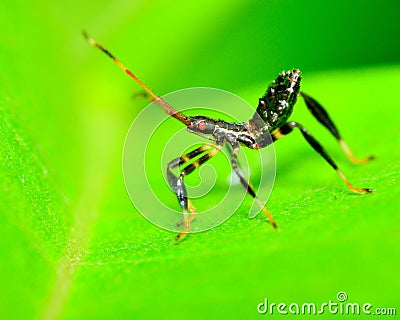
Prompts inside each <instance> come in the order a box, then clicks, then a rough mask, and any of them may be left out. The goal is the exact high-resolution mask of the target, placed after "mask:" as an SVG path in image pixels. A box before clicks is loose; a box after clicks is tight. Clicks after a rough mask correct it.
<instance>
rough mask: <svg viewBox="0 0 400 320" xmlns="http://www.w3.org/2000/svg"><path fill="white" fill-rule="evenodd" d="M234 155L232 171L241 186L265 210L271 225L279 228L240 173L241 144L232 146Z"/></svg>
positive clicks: (232, 154) (232, 156)
mask: <svg viewBox="0 0 400 320" xmlns="http://www.w3.org/2000/svg"><path fill="white" fill-rule="evenodd" d="M232 149H233V151H232V153H231V165H232V169H233V170H234V171H235V173H236V175H237V176H238V177H239V179H240V182H241V184H242V185H243V187H244V188H245V189H246V191H247V193H248V194H250V195H251V196H252V197H253V198H254V199H255V200H256V202H257V204H258V205H259V206H260V207H261V209H262V210H263V212H264V213H265V216H266V217H267V219H268V220H269V222H270V223H271V225H272V226H273V227H274V228H277V225H276V223H275V221H274V218H273V217H272V214H271V212H269V210H268V209H267V208H266V207H265V206H264V204H263V203H262V202H261V200H260V199H259V198H258V197H257V195H256V193H255V191H254V188H253V186H252V185H251V183H250V182H249V181H247V180H246V179H245V178H244V176H243V174H242V172H241V171H240V169H239V167H238V159H237V157H238V154H239V150H240V149H239V144H237V143H233V144H232Z"/></svg>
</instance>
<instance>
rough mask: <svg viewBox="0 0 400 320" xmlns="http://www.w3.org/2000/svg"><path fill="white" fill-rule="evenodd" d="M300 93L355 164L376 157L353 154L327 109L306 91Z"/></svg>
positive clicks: (315, 115) (312, 111) (314, 114)
mask: <svg viewBox="0 0 400 320" xmlns="http://www.w3.org/2000/svg"><path fill="white" fill-rule="evenodd" d="M300 94H301V96H302V97H303V98H304V101H305V102H306V105H307V108H308V110H309V111H310V112H311V113H312V114H313V116H314V117H315V118H316V119H317V120H318V122H319V123H321V124H322V125H323V126H324V127H325V128H327V129H328V130H329V132H330V133H332V135H333V136H334V137H335V138H336V139H337V140H338V142H339V144H340V147H341V148H342V149H343V151H344V152H345V154H346V155H347V157H348V158H349V159H350V161H351V162H353V163H354V164H363V163H366V162H368V161H370V160H372V159H374V157H373V156H369V157H366V158H364V159H358V158H356V156H355V155H354V154H353V152H352V151H351V149H350V148H349V146H348V145H347V144H346V142H345V141H344V140H343V139H342V137H341V135H340V134H339V131H338V129H337V128H336V126H335V124H334V123H333V121H332V120H331V118H330V117H329V115H328V113H327V112H326V110H325V109H324V108H323V107H322V106H321V105H320V104H319V103H318V102H317V101H315V100H314V99H313V98H311V97H310V96H309V95H307V94H305V93H304V92H301V93H300Z"/></svg>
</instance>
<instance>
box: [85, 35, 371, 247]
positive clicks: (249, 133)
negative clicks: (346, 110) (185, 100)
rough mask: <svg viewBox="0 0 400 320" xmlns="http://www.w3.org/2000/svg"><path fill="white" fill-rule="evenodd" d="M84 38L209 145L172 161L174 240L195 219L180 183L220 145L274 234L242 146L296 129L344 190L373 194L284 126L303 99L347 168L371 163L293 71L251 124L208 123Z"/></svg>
mask: <svg viewBox="0 0 400 320" xmlns="http://www.w3.org/2000/svg"><path fill="white" fill-rule="evenodd" d="M83 35H84V36H85V38H86V39H87V41H88V42H89V43H90V44H91V45H93V46H95V47H97V48H98V49H100V50H101V51H103V52H104V53H105V54H106V55H107V56H108V57H110V58H111V59H112V60H113V61H114V62H115V63H116V64H117V65H118V66H119V67H120V68H121V69H122V70H123V71H125V73H127V74H128V75H129V76H130V77H131V78H132V79H133V80H135V81H136V82H137V83H138V84H139V85H140V86H141V87H142V88H143V89H144V90H145V91H146V94H147V95H148V96H149V98H150V99H151V101H153V102H155V103H157V104H158V105H159V106H161V107H162V108H163V109H164V111H165V112H166V113H167V114H168V115H170V116H171V117H174V118H175V119H177V120H178V121H180V122H182V123H183V124H184V125H185V126H186V127H187V130H188V131H189V132H191V133H194V134H197V135H199V136H202V137H205V138H207V139H209V140H211V141H212V142H211V143H208V144H205V145H203V146H201V147H199V148H197V149H195V150H193V151H191V152H189V153H187V154H185V155H182V156H181V157H179V158H176V159H174V160H172V161H171V162H170V163H169V165H168V168H167V176H168V182H169V184H170V186H171V188H172V189H173V191H174V192H175V194H176V195H177V197H178V201H179V205H180V206H181V208H182V211H183V219H182V221H181V222H180V223H179V224H180V225H183V228H184V229H183V231H182V232H181V233H179V234H178V235H177V236H176V240H179V239H180V238H182V237H184V236H185V235H186V234H187V233H188V232H189V230H190V224H191V222H192V221H193V220H194V218H195V216H196V209H195V207H194V206H193V204H192V203H191V202H190V200H189V199H188V197H187V194H186V188H185V184H184V181H183V180H184V177H185V176H187V175H188V174H190V173H192V172H193V171H194V170H195V169H196V168H198V167H199V166H200V165H202V164H203V163H205V162H206V161H208V160H209V159H211V158H212V157H214V156H215V155H216V154H217V153H218V152H219V151H220V150H221V149H222V147H223V146H224V145H228V146H229V147H230V150H231V165H232V168H233V170H234V171H235V173H236V174H237V175H238V177H239V179H240V182H241V183H242V185H243V187H244V188H245V189H246V191H247V193H249V194H250V195H251V196H252V197H253V198H254V199H255V201H256V202H257V203H258V205H259V206H260V208H261V209H262V211H263V212H264V213H265V215H266V217H267V218H268V220H269V221H270V223H271V225H272V226H273V227H274V228H277V225H276V223H275V221H274V219H273V217H272V215H271V213H270V212H269V210H268V209H267V208H266V207H265V206H264V204H263V203H262V202H261V200H259V198H258V197H257V195H256V193H255V191H254V188H253V187H252V185H251V183H250V182H249V181H247V180H246V179H245V178H244V176H243V174H242V173H241V171H240V169H239V167H238V165H237V157H238V153H239V146H246V147H248V148H251V149H260V148H264V147H266V146H268V145H270V144H271V143H274V142H275V141H276V140H278V139H280V138H282V137H284V136H285V135H287V134H289V133H290V132H292V131H293V129H299V130H300V132H301V134H302V135H303V137H304V138H305V139H306V141H307V142H308V143H309V144H310V145H311V147H312V148H313V149H314V150H315V151H316V152H318V153H319V154H320V155H321V156H322V157H323V158H324V159H325V161H326V162H328V164H329V165H330V166H331V167H332V168H333V169H334V170H335V171H336V173H337V174H338V175H339V177H340V179H341V180H342V181H343V182H344V183H345V184H346V186H347V188H348V189H350V190H351V191H354V192H356V193H359V194H364V193H371V192H372V190H371V189H367V188H356V187H354V186H353V185H352V184H351V183H350V182H349V180H348V179H347V178H346V176H345V175H344V174H343V172H342V171H341V170H340V169H339V168H338V166H337V165H336V163H335V162H334V161H333V160H332V158H331V157H330V156H329V155H328V153H327V152H326V151H325V149H324V148H323V147H322V146H321V144H320V143H319V142H318V141H317V140H316V139H315V138H314V137H313V136H312V135H311V134H310V133H309V132H308V130H307V129H306V128H305V127H304V126H302V125H301V124H300V123H298V122H295V121H288V119H289V117H290V115H291V114H292V112H293V108H294V105H295V104H296V101H297V97H298V96H301V97H302V98H303V99H304V101H305V103H306V106H307V108H308V110H309V111H310V112H311V113H312V115H313V116H314V117H315V118H316V119H317V120H318V121H319V122H320V123H321V124H322V125H323V126H325V127H326V128H327V129H328V130H329V132H330V133H331V134H332V135H333V136H334V137H335V138H336V139H337V141H338V142H339V144H340V146H341V148H342V149H343V151H344V152H345V154H346V155H347V157H348V158H349V159H350V161H351V162H353V163H355V164H362V163H366V162H368V161H369V160H371V159H373V157H367V158H364V159H358V158H356V157H355V156H354V154H353V153H352V151H351V150H350V148H349V147H348V146H347V144H346V143H345V142H344V140H343V139H342V137H341V135H340V134H339V131H338V129H337V128H336V126H335V124H334V123H333V122H332V120H331V118H330V117H329V115H328V113H327V112H326V111H325V109H324V108H323V107H322V106H321V105H320V104H319V103H318V102H317V101H316V100H314V99H313V98H311V97H310V96H308V95H307V94H305V93H304V92H302V91H300V80H301V73H300V70H298V69H293V70H289V71H286V72H285V71H283V72H281V73H280V74H279V75H278V77H277V78H276V79H275V80H274V81H273V82H272V83H271V84H270V85H269V87H268V88H267V91H266V92H265V94H264V95H263V97H262V98H260V99H259V103H258V107H257V109H256V112H255V114H254V116H253V118H252V119H250V120H248V121H246V122H242V123H233V122H226V121H223V120H215V119H211V118H208V117H205V116H193V117H188V116H186V115H184V114H183V113H181V112H179V111H177V110H175V109H174V108H173V107H172V106H171V105H169V104H168V103H167V102H166V101H165V100H163V99H162V98H160V97H159V96H157V95H156V94H154V93H153V91H151V90H150V89H149V88H148V87H147V86H146V85H145V84H144V83H143V82H142V81H141V80H140V79H139V78H138V77H136V76H135V75H134V74H133V73H132V72H131V71H130V70H129V69H127V68H126V67H125V66H124V65H123V64H122V63H121V62H120V61H119V60H118V59H117V58H115V57H114V56H113V55H112V54H111V53H110V52H109V51H108V50H107V49H105V48H104V47H103V46H101V45H100V44H99V43H97V42H96V41H95V40H93V39H92V38H90V37H89V35H88V34H87V33H86V32H83ZM195 158H197V159H195ZM190 161H192V162H190ZM181 166H182V167H183V169H182V170H181V172H180V174H179V175H178V176H176V175H175V174H174V173H173V172H172V169H174V168H179V167H181Z"/></svg>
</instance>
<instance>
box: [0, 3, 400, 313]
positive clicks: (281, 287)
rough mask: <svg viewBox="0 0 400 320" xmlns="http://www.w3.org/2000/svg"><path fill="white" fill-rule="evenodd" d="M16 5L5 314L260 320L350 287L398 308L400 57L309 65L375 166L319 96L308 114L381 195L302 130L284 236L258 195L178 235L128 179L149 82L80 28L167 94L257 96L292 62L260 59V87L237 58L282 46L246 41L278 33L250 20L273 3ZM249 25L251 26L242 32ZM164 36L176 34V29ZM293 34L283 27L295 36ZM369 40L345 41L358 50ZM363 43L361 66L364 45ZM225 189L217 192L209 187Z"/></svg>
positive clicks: (12, 9) (320, 90) (284, 185)
mask: <svg viewBox="0 0 400 320" xmlns="http://www.w3.org/2000/svg"><path fill="white" fill-rule="evenodd" d="M308 5H309V6H311V4H308ZM2 6H4V8H2V10H0V12H1V15H2V17H1V18H2V19H1V23H2V26H1V27H2V28H1V30H2V43H1V44H2V47H1V57H2V61H4V62H5V63H4V64H3V68H2V73H1V74H0V181H1V184H0V188H1V193H0V220H1V221H0V234H1V242H0V259H1V264H0V281H1V284H2V290H0V317H1V318H5V319H27V318H45V319H53V318H65V319H76V318H79V319H88V318H89V319H90V318H93V319H94V318H96V319H98V318H104V319H106V318H107V319H108V318H111V317H113V318H135V319H136V318H172V317H177V318H178V317H184V318H205V317H210V318H253V317H254V318H255V317H257V316H258V314H257V305H258V304H259V303H260V302H262V301H263V300H264V298H268V299H269V301H270V302H275V303H279V302H284V303H286V304H288V305H289V304H290V303H292V302H296V303H299V304H302V303H304V302H314V303H316V304H318V303H323V302H328V301H329V300H333V301H336V294H337V293H338V292H339V291H345V292H346V293H347V295H348V297H349V299H348V301H349V302H358V303H360V304H363V303H365V302H369V303H371V304H372V305H373V306H374V307H396V306H397V307H398V299H397V294H396V292H397V288H398V287H399V284H400V283H399V277H398V276H397V274H398V269H399V264H400V263H399V262H400V261H399V255H398V251H399V244H398V243H399V241H398V240H399V239H398V233H399V228H398V225H399V215H398V207H399V206H398V195H399V187H398V183H397V180H398V176H399V163H398V159H399V153H400V152H399V149H398V146H399V138H398V117H399V114H400V112H399V103H398V101H397V98H396V94H397V91H398V83H399V82H400V76H399V75H400V66H398V65H393V66H387V67H363V68H357V69H348V70H336V71H330V72H323V73H322V72H313V73H312V72H309V71H308V70H307V69H306V70H305V71H304V73H303V80H302V81H303V82H302V86H303V88H304V90H305V92H307V93H308V94H310V95H311V96H313V97H315V98H316V99H317V100H318V101H319V102H320V103H321V104H322V105H324V106H325V107H326V109H327V110H328V111H329V113H330V115H331V117H332V118H333V120H334V121H335V123H336V124H337V126H338V128H339V130H340V132H341V133H342V135H343V137H344V138H345V140H346V141H347V142H348V144H349V145H350V146H351V147H352V149H353V151H354V152H355V153H356V154H357V155H358V156H360V157H363V156H367V155H370V154H373V155H375V156H376V157H377V158H376V160H375V161H373V162H371V163H368V164H366V165H364V166H353V165H351V164H349V162H348V160H347V159H346V157H345V156H344V155H343V153H342V152H341V150H340V148H339V146H338V145H337V143H336V141H335V140H334V139H333V138H332V137H331V136H330V135H329V134H328V132H326V130H325V129H324V128H323V127H321V126H320V125H319V124H318V123H317V122H316V121H315V119H313V118H312V116H311V115H310V114H309V113H308V112H307V110H306V107H305V105H304V103H303V102H299V103H298V104H297V106H296V111H295V113H294V115H293V119H295V120H296V121H299V122H300V123H302V124H303V125H305V126H306V127H307V128H309V129H310V131H311V132H312V133H313V135H314V136H315V137H316V138H317V139H318V140H319V141H321V142H322V144H323V145H324V146H325V147H326V149H327V150H328V151H329V153H330V154H331V155H332V157H333V158H334V159H335V160H336V161H337V163H338V164H339V166H340V168H341V169H342V170H343V172H344V173H345V174H346V175H347V176H348V178H349V179H350V181H351V182H352V183H353V184H354V185H355V186H359V187H369V188H372V189H373V190H374V193H373V194H367V195H356V194H353V193H351V192H349V191H348V190H347V189H346V187H345V186H344V184H343V183H342V182H341V181H340V179H338V178H337V177H336V175H335V173H334V172H333V171H332V170H331V169H330V168H329V166H328V165H327V164H326V163H324V161H323V160H322V159H321V157H320V156H318V155H317V154H316V153H315V152H314V151H313V150H312V149H311V148H310V147H309V146H308V145H307V144H306V142H305V141H304V139H303V138H302V137H301V135H300V134H299V133H296V132H294V133H292V134H291V135H289V136H288V137H286V138H285V139H282V140H280V141H278V142H277V143H276V144H275V149H276V153H277V164H278V169H277V179H276V183H275V188H274V190H273V193H272V195H271V198H270V200H269V202H268V203H267V207H268V208H269V210H270V211H271V212H272V213H273V214H274V217H275V219H276V221H277V223H278V225H279V227H280V228H279V230H278V231H275V230H273V229H272V228H271V226H270V225H269V224H268V223H267V222H266V220H265V218H264V217H263V216H262V215H259V216H258V217H257V218H255V219H252V220H249V219H248V218H247V213H248V211H247V208H249V206H250V205H251V203H252V199H251V198H250V197H247V198H246V201H245V203H244V204H243V205H242V206H241V207H240V209H239V210H238V211H237V212H236V213H235V215H234V216H233V217H232V218H230V219H229V220H228V221H226V222H225V223H224V224H222V225H221V226H219V227H217V228H215V229H212V230H210V231H207V232H203V233H199V234H191V235H189V236H188V237H187V238H186V239H185V240H184V241H182V242H180V243H175V241H174V240H173V239H174V236H175V235H174V234H173V233H170V232H167V231H164V230H161V229H159V228H157V227H155V226H153V225H151V224H150V223H148V222H147V221H145V220H144V219H143V218H142V217H141V215H140V214H139V213H138V212H137V211H136V210H135V208H134V207H133V206H132V204H131V202H130V201H129V198H128V196H127V195H126V191H125V187H124V183H123V177H122V172H121V153H122V149H123V143H124V139H125V135H126V132H127V131H128V129H129V126H130V123H131V122H132V120H133V119H134V116H135V115H136V114H137V112H138V111H139V110H138V109H139V107H140V105H142V106H144V103H143V104H141V103H140V102H136V101H132V100H131V99H130V96H131V95H132V94H133V93H135V92H137V91H138V88H137V86H135V84H132V82H131V81H130V79H128V77H126V76H125V75H124V74H123V73H121V72H120V70H118V68H116V67H115V66H114V65H112V63H111V61H109V60H107V58H106V57H105V56H104V55H102V54H101V53H100V52H98V51H96V49H94V48H92V47H90V46H89V45H88V44H87V43H86V42H85V41H84V39H83V38H82V36H81V34H80V29H81V28H87V30H88V31H89V32H91V34H92V35H93V36H94V37H95V38H96V39H97V40H99V41H100V42H101V43H103V44H105V45H107V47H108V48H109V49H110V50H111V51H112V52H113V53H115V54H117V56H118V57H120V58H121V60H123V61H124V62H125V63H126V64H127V65H129V66H132V68H133V69H134V71H135V72H137V73H138V74H140V75H141V77H143V80H145V81H146V83H149V84H150V85H151V87H152V88H154V89H155V91H157V92H158V91H160V92H161V93H163V92H166V91H167V90H168V89H171V88H174V89H179V88H180V87H183V86H186V85H192V84H193V85H194V84H196V85H215V83H218V84H220V85H221V86H224V88H225V89H227V88H237V89H236V93H237V94H239V95H240V96H242V97H243V98H245V99H247V100H248V101H249V102H250V103H251V104H253V105H255V103H256V101H257V98H258V97H259V96H260V94H262V93H263V92H264V90H265V88H266V82H267V80H268V81H269V80H272V79H269V78H270V76H268V77H266V75H265V74H267V73H268V74H271V75H272V76H274V75H275V73H276V72H279V71H280V70H276V68H277V67H276V66H275V65H274V64H273V63H272V62H271V60H270V62H268V63H267V62H265V61H263V62H262V63H265V64H271V67H269V69H268V70H267V71H264V72H260V71H259V70H261V69H260V68H256V67H254V68H253V69H254V70H255V71H254V72H257V76H256V77H255V79H259V80H260V79H262V82H261V80H260V81H258V80H257V81H256V82H254V81H252V82H250V81H249V79H250V78H252V77H251V74H247V75H245V76H244V77H243V78H240V75H241V73H242V72H245V70H246V69H249V65H245V64H243V63H240V61H239V62H238V60H236V59H237V58H235V57H238V56H239V55H235V54H234V53H235V52H236V53H238V52H239V50H237V49H239V48H240V47H242V48H243V50H245V52H246V54H243V57H242V56H241V57H242V59H243V60H244V61H245V62H246V63H247V62H248V61H249V60H250V62H254V61H255V60H259V61H261V60H262V59H261V57H260V56H259V55H261V53H262V52H270V51H269V50H267V49H268V48H267V47H263V49H262V50H261V49H260V50H259V51H257V52H256V54H255V56H253V58H249V57H250V53H249V52H250V51H253V52H255V50H254V47H252V46H248V44H249V42H246V41H247V40H246V39H248V38H247V36H245V35H248V37H250V38H254V39H253V40H254V42H252V43H253V44H254V45H255V44H256V43H257V41H258V37H257V35H264V33H265V31H262V28H259V29H256V28H254V25H251V24H250V25H248V24H246V23H244V22H245V21H247V22H248V21H249V20H250V18H253V17H252V16H251V15H249V16H246V17H245V18H243V15H246V14H247V13H248V12H253V11H254V12H253V13H254V14H255V15H256V19H255V21H260V20H261V17H264V16H263V15H262V14H261V13H260V11H259V10H258V9H260V8H259V6H258V5H252V6H250V5H249V6H246V5H245V4H240V3H236V2H235V3H232V2H228V1H221V2H218V3H217V4H216V3H214V2H211V1H208V2H207V3H204V4H198V3H193V4H187V6H185V7H184V6H183V5H182V4H180V3H176V4H172V5H170V4H167V3H166V2H165V3H161V2H160V3H159V2H154V3H145V2H143V3H142V2H137V3H132V4H127V5H126V6H122V5H121V6H118V5H114V4H113V5H111V4H108V7H106V6H107V4H101V3H99V4H97V6H93V7H92V6H87V7H85V5H84V4H82V6H79V9H80V10H77V4H76V3H72V5H71V6H69V5H68V4H64V5H56V4H54V3H52V4H50V3H49V4H47V5H39V4H32V6H33V7H31V6H27V5H26V3H19V2H15V3H14V4H7V7H6V5H5V4H2ZM287 6H289V4H287ZM271 8H273V7H272V5H271ZM285 8H286V7H285ZM307 8H308V7H307ZM304 10H305V9H304ZM271 12H275V11H271ZM285 12H286V11H285ZM285 12H283V13H282V15H283V17H284V16H285ZM394 12H395V11H394ZM39 13H40V14H39ZM313 14H314V13H313ZM264 15H265V13H264ZM10 17H15V20H12V19H11V18H10ZM88 17H93V20H92V21H93V22H92V23H88V21H89V20H90V18H88ZM238 17H242V20H239V19H237V18H238ZM108 18H110V19H108ZM133 18H134V19H133ZM264 18H265V20H262V21H267V22H263V26H267V25H268V21H269V20H268V19H267V18H266V17H264ZM273 19H275V20H273V21H275V22H276V21H283V20H281V19H280V18H279V17H278V15H277V16H273ZM104 21H107V22H108V23H109V24H112V25H113V29H112V28H111V27H109V25H108V24H107V25H106V24H105V23H104ZM166 21H167V22H168V23H167V22H166ZM240 21H242V23H240ZM285 21H286V20H285ZM236 24H238V27H236V29H234V30H237V28H239V26H240V30H238V32H239V31H240V32H242V33H243V34H241V35H239V36H238V37H237V39H236V38H235V39H233V38H229V37H228V35H231V34H233V35H236V33H235V32H230V30H233V29H231V27H232V26H233V25H236ZM227 25H229V26H230V27H229V28H228V27H227ZM308 27H310V26H308ZM339 27H340V28H343V29H341V30H342V31H343V30H347V29H346V28H347V26H345V25H344V26H339ZM100 30H103V31H100ZM143 30H146V32H142V31H143ZM160 30H161V31H160ZM254 30H257V32H258V33H255V32H256V31H254ZM307 30H309V29H307ZM106 31H107V33H106ZM309 31H310V30H309ZM161 32H162V34H164V35H166V37H165V38H164V37H160V38H159V37H158V35H159V33H161ZM174 32H177V33H176V34H175V33H174ZM363 32H364V31H363ZM338 34H341V37H342V35H343V33H340V32H338ZM167 35H169V37H168V36H167ZM284 36H285V34H284V33H279V32H278V33H277V35H275V36H274V37H276V39H275V40H277V39H278V40H279V43H281V44H283V45H284V42H285V41H284V40H285V39H286V38H285V37H284ZM344 36H346V35H344ZM379 36H382V37H383V36H385V37H387V39H389V38H390V36H388V35H386V34H384V35H379ZM286 37H287V40H289V38H290V39H291V38H292V35H291V34H290V35H286ZM352 37H353V36H348V37H347V38H345V39H344V41H345V43H347V44H348V45H351V41H352V40H351V39H352ZM127 39H128V40H127ZM225 39H228V40H229V41H230V43H228V44H225V42H224V41H223V40H225ZM390 39H391V38H390ZM156 40H157V41H156ZM270 40H271V39H270ZM272 40H273V39H272ZM272 42H274V41H272ZM183 44H184V45H183ZM225 45H226V46H227V47H228V48H231V49H230V50H228V51H226V50H225V49H226V48H227V47H226V46H225ZM262 45H263V46H264V45H265V44H264V42H263V44H262ZM291 45H292V43H291V42H290V41H288V42H287V47H280V48H281V51H282V52H285V55H286V56H285V57H287V58H288V64H285V65H286V66H289V67H290V66H291V65H292V63H297V61H298V60H296V59H294V58H293V57H292V56H290V57H289V53H288V52H289V51H290V49H291ZM246 46H248V47H249V48H248V49H246ZM325 46H328V44H327V43H325ZM138 48H140V50H138ZM285 48H286V49H285ZM250 49H251V50H250ZM303 49H304V48H303ZM247 50H248V51H247ZM225 51H226V52H228V54H226V53H224V52H225ZM300 51H301V50H300ZM350 51H351V50H350ZM353 51H354V50H353ZM290 52H291V51H290ZM210 53H211V54H210ZM224 54H225V55H224ZM300 54H301V56H302V59H305V57H306V56H307V54H306V52H305V51H302V52H300ZM349 54H352V59H350V60H349V61H350V62H352V61H353V62H354V60H355V59H356V58H357V53H354V52H350V53H349ZM211 56H213V57H214V58H210V57H211ZM275 58H276V57H275ZM275 58H274V59H275ZM291 58H292V59H293V60H290V59H291ZM331 58H334V57H331ZM210 59H211V60H210ZM276 59H278V58H276ZM272 61H273V60H272ZM289 61H290V62H289ZM301 61H303V60H301ZM242 62H243V61H242ZM260 63H261V62H260ZM312 63H313V57H311V58H309V60H308V65H311V64H312ZM278 65H280V64H278ZM305 65H307V63H305ZM353 65H357V64H356V63H355V64H353ZM227 66H230V67H229V70H228V67H227ZM319 66H324V64H323V63H322V62H321V61H320V64H319ZM309 69H312V68H309ZM316 69H318V68H316ZM188 70H189V72H188ZM232 74H236V77H235V79H232V78H233V76H229V75H232ZM238 75H239V76H238ZM246 79H247V80H246ZM175 80H176V81H175ZM219 80H221V82H219ZM157 111H158V110H157ZM244 120H245V119H244ZM138 139H140V134H139V133H138ZM156 163H159V162H158V159H154V164H156ZM214 163H217V162H214ZM154 170H158V167H155V169H154ZM216 170H218V168H216ZM160 174H161V173H160ZM252 179H253V180H257V179H258V178H257V177H252ZM220 195H221V194H220V190H219V189H218V188H214V190H213V192H212V193H210V194H209V195H207V197H209V199H213V198H216V197H218V196H220ZM171 199H172V200H171V202H172V201H173V200H175V199H174V196H173V194H171ZM205 201H206V200H205ZM176 206H177V208H178V204H177V203H176ZM149 207H151V205H149Z"/></svg>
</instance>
